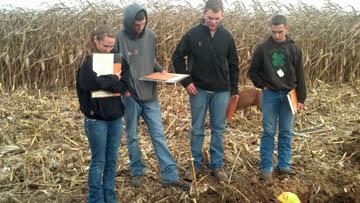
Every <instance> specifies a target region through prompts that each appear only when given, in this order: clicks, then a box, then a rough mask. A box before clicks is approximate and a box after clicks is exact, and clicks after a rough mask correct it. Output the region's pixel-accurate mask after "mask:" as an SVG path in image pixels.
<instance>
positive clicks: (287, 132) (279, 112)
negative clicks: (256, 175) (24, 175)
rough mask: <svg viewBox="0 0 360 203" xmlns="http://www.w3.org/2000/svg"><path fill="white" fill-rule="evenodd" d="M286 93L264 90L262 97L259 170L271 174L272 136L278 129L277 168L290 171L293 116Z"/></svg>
mask: <svg viewBox="0 0 360 203" xmlns="http://www.w3.org/2000/svg"><path fill="white" fill-rule="evenodd" d="M287 93H288V91H274V90H270V89H265V90H264V91H263V96H262V127H263V133H262V136H261V141H260V169H261V171H264V172H271V171H272V169H273V166H272V160H273V154H274V136H275V133H276V128H277V127H278V129H279V138H278V147H277V149H278V162H277V166H276V167H277V168H278V169H281V170H290V169H291V164H290V159H291V133H292V132H291V128H292V125H293V122H294V116H293V114H292V113H291V109H290V106H289V103H288V100H287V97H286V95H287Z"/></svg>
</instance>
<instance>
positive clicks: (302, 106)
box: [297, 102, 304, 111]
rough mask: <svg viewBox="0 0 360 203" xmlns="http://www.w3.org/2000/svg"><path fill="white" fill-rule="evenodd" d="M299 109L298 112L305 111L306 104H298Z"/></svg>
mask: <svg viewBox="0 0 360 203" xmlns="http://www.w3.org/2000/svg"><path fill="white" fill-rule="evenodd" d="M297 109H298V111H300V110H303V109H304V104H303V103H300V102H298V104H297Z"/></svg>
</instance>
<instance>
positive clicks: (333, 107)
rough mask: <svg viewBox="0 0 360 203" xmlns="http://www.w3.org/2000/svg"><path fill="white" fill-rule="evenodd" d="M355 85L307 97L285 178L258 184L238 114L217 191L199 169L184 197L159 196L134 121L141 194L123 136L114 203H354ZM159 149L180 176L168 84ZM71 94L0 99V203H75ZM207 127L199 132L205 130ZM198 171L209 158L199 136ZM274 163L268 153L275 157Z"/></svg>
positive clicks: (185, 154) (251, 146) (180, 147)
mask: <svg viewBox="0 0 360 203" xmlns="http://www.w3.org/2000/svg"><path fill="white" fill-rule="evenodd" d="M359 87H360V81H358V82H355V83H353V84H344V85H337V86H335V85H329V84H324V83H322V82H321V81H316V82H315V83H314V84H313V85H312V87H309V88H308V94H309V96H308V100H307V101H306V110H305V111H302V112H301V113H300V114H298V115H297V116H296V121H295V125H294V136H293V159H292V160H293V169H294V171H295V172H296V175H295V176H293V177H283V178H276V177H275V178H274V180H273V182H272V183H270V184H267V185H264V184H263V183H261V182H260V181H259V178H258V177H259V171H258V164H259V135H260V133H261V112H259V111H257V110H256V108H255V107H254V108H253V109H251V112H250V114H249V115H247V116H243V115H242V114H240V113H238V114H236V115H235V117H234V120H233V122H232V123H231V124H229V125H228V126H227V128H226V131H225V157H224V159H225V171H226V172H227V173H228V175H229V176H230V177H231V181H230V182H229V183H222V184H220V183H217V182H216V181H215V180H214V179H213V178H212V177H211V176H209V174H208V171H207V170H206V168H205V170H204V172H203V173H202V175H201V178H200V179H199V180H198V182H197V183H193V186H192V190H191V192H190V193H185V192H182V191H179V190H176V189H174V188H161V185H160V177H159V168H158V164H157V160H156V156H155V154H154V150H153V148H152V145H151V142H150V139H149V136H148V134H147V130H146V129H145V126H144V124H143V121H142V120H141V122H140V125H141V127H140V131H139V137H140V145H141V149H142V152H143V159H144V161H145V164H146V179H145V185H144V187H143V188H140V189H135V188H132V187H130V186H129V181H130V172H129V159H128V155H127V150H126V145H125V142H126V141H125V131H123V136H122V144H121V147H120V151H119V158H118V167H117V177H116V183H117V184H116V190H117V194H118V200H119V202H271V201H273V200H274V199H275V197H276V196H278V195H279V194H280V193H281V192H284V191H291V192H294V193H296V194H297V195H298V196H299V198H300V199H301V200H302V202H359V200H360V195H359V194H360V175H359V171H360V115H359V113H358V112H359V111H360V109H359V106H360V88H359ZM159 98H160V101H161V107H162V112H163V122H164V129H165V132H166V137H167V143H168V145H169V148H170V150H171V152H172V153H173V155H174V157H175V159H176V161H177V165H178V169H179V173H180V176H182V175H184V173H185V171H186V170H188V169H189V166H190V152H189V132H190V128H191V124H190V121H191V118H190V111H189V109H188V97H187V94H186V92H185V91H184V89H183V87H182V86H180V85H178V86H174V85H161V86H159ZM78 108H79V107H78V101H77V97H76V94H75V90H72V89H71V90H67V89H65V90H63V91H60V92H44V91H40V90H39V91H34V92H31V93H29V91H28V90H26V89H18V90H16V91H14V92H12V93H6V92H2V93H1V95H0V202H85V201H86V199H87V197H86V196H87V173H88V164H89V160H90V156H89V155H90V151H89V149H88V143H87V139H86V136H85V135H84V132H83V122H82V121H83V117H82V115H81V113H80V111H79V110H78ZM206 126H207V128H208V126H209V124H208V122H207V125H206ZM206 134H207V136H206V143H205V144H204V155H205V160H204V162H205V163H204V164H205V165H206V162H207V161H208V158H209V153H208V150H209V140H210V138H209V130H208V129H207V130H206ZM275 156H276V154H275Z"/></svg>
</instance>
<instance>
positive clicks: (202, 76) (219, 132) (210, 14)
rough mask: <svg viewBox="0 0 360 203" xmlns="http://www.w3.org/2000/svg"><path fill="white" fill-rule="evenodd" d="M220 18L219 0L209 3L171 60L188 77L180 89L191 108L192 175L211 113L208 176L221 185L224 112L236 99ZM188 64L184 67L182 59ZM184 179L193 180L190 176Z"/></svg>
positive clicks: (234, 64)
mask: <svg viewBox="0 0 360 203" xmlns="http://www.w3.org/2000/svg"><path fill="white" fill-rule="evenodd" d="M222 14H223V5H222V2H221V0H208V1H207V2H206V5H205V9H204V18H203V19H202V21H201V23H200V24H199V25H198V26H195V27H194V28H192V29H190V30H189V31H188V32H187V33H186V34H185V35H184V36H183V38H182V40H181V41H180V43H179V44H178V45H177V47H176V50H175V51H174V53H173V56H172V62H173V66H174V69H175V71H176V72H177V73H186V74H190V77H189V78H186V79H185V80H183V81H182V85H183V86H184V87H185V88H186V91H187V92H188V93H189V96H190V108H191V124H192V129H191V142H190V144H191V152H192V156H193V158H194V165H195V172H196V174H197V175H198V174H199V172H200V170H201V165H202V159H203V157H202V146H203V142H204V136H205V134H204V123H205V117H206V113H207V111H208V109H209V112H210V125H211V143H210V155H211V160H210V166H209V168H210V169H211V174H212V175H214V176H215V177H216V178H217V179H218V180H220V181H225V182H226V181H227V180H228V177H227V175H226V173H225V172H224V170H223V166H224V163H223V155H224V152H223V142H224V137H223V133H224V128H225V125H226V122H225V118H226V108H227V105H228V102H229V95H231V96H233V97H235V98H236V97H238V74H239V68H238V63H239V60H238V56H237V51H236V47H235V42H234V39H233V37H232V36H231V34H230V33H229V32H228V31H227V30H226V29H225V28H224V27H223V26H222V25H221V24H220V21H221V18H222ZM186 56H187V57H188V64H187V65H186V64H185V57H186ZM185 176H186V179H188V180H192V179H193V177H192V175H191V173H187V174H186V175H185Z"/></svg>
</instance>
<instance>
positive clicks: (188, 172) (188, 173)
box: [184, 168, 200, 182]
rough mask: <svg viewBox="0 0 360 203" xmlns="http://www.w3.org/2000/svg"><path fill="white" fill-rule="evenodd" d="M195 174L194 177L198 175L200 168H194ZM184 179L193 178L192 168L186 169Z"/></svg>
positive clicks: (191, 179) (189, 179)
mask: <svg viewBox="0 0 360 203" xmlns="http://www.w3.org/2000/svg"><path fill="white" fill-rule="evenodd" d="M195 175H196V179H198V178H199V177H200V170H199V169H196V168H195ZM184 180H186V181H191V182H192V181H193V180H194V177H193V172H192V169H189V170H187V171H186V172H185V175H184Z"/></svg>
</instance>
